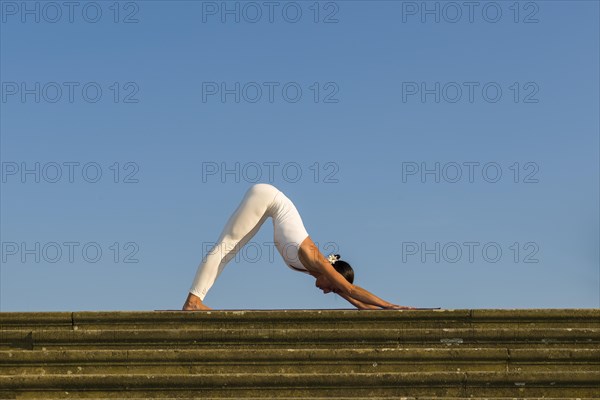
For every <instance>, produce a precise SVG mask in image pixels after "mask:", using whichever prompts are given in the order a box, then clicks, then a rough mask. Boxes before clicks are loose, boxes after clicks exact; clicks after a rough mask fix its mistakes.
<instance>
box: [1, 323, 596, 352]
mask: <svg viewBox="0 0 600 400" xmlns="http://www.w3.org/2000/svg"><path fill="white" fill-rule="evenodd" d="M489 343H494V344H495V345H504V344H506V343H522V344H526V345H528V346H529V345H543V346H545V345H547V344H550V343H558V344H562V343H569V344H579V345H583V347H588V346H590V345H597V344H600V327H598V328H566V327H563V328H546V329H540V328H522V329H510V328H498V329H488V328H480V327H473V328H471V329H462V328H458V329H454V328H441V329H431V328H424V329H419V328H415V329H411V328H408V329H377V328H372V329H358V328H357V329H351V328H347V329H345V328H338V329H310V330H306V329H301V328H291V329H183V328H168V329H165V328H163V329H158V328H155V329H136V330H123V329H118V330H114V329H103V330H101V329H77V330H45V329H38V330H33V331H31V330H3V331H1V332H0V349H7V348H11V347H13V348H24V349H27V348H30V349H34V348H36V349H39V348H41V347H49V346H61V345H65V344H68V346H80V347H81V346H110V347H119V346H125V345H127V346H133V345H137V346H167V345H168V346H179V345H193V346H208V347H213V346H215V345H220V346H227V345H248V346H250V345H260V346H265V347H278V346H279V347H280V346H286V347H289V346H293V345H297V346H299V347H306V346H307V345H309V344H310V345H313V346H315V347H328V346H332V345H339V346H344V345H350V344H359V345H360V346H368V347H371V346H386V347H390V346H392V345H398V346H402V347H405V346H411V345H413V344H426V345H428V346H431V345H433V344H436V345H438V346H442V347H443V346H449V345H450V346H451V345H465V344H467V345H482V344H489Z"/></svg>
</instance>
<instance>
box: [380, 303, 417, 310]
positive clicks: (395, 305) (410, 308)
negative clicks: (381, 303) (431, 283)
mask: <svg viewBox="0 0 600 400" xmlns="http://www.w3.org/2000/svg"><path fill="white" fill-rule="evenodd" d="M382 308H383V309H384V310H416V309H417V308H416V307H411V306H399V305H397V304H390V305H389V306H387V307H382Z"/></svg>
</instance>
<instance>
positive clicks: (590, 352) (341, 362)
mask: <svg viewBox="0 0 600 400" xmlns="http://www.w3.org/2000/svg"><path fill="white" fill-rule="evenodd" d="M0 360H2V362H1V363H0V375H33V374H40V375H44V374H59V375H60V374H65V375H66V374H100V373H104V374H109V373H110V374H126V373H131V374H143V373H146V374H158V373H165V374H183V373H193V374H211V373H212V374H223V373H251V372H257V373H275V374H276V373H291V372H297V373H327V372H330V373H333V372H335V373H354V372H357V373H366V372H417V371H423V372H435V371H441V372H454V371H463V372H477V371H495V372H558V371H566V370H569V371H573V372H575V371H589V372H594V371H598V370H599V369H600V349H593V348H590V349H537V350H531V349H503V348H473V349H469V348H466V349H439V348H424V349H399V348H387V349H352V348H346V349H344V348H336V349H260V350H253V349H240V350H235V351H231V350H225V351H224V350H219V349H192V350H185V349H176V350H172V349H171V350H169V349H158V350H139V349H134V350H34V351H29V350H17V351H15V350H10V351H6V350H5V351H0Z"/></svg>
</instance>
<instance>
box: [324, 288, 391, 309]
mask: <svg viewBox="0 0 600 400" xmlns="http://www.w3.org/2000/svg"><path fill="white" fill-rule="evenodd" d="M335 293H337V294H338V295H339V296H340V297H343V298H344V299H346V300H348V302H350V304H352V305H353V306H354V307H356V308H358V309H359V310H381V308H380V307H377V306H374V305H370V304H365V303H363V302H360V301H358V300H356V299H353V298H352V297H349V296H348V295H346V294H343V293H340V292H338V291H337V290H336V291H335Z"/></svg>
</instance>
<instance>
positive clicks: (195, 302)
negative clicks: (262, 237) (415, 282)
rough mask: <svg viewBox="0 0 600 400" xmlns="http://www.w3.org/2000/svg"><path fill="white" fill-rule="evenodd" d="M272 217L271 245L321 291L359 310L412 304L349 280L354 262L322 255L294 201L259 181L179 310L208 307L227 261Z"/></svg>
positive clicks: (241, 206)
mask: <svg viewBox="0 0 600 400" xmlns="http://www.w3.org/2000/svg"><path fill="white" fill-rule="evenodd" d="M268 217H271V218H272V219H273V229H274V241H275V247H276V248H277V250H278V251H279V253H280V254H281V256H282V257H283V259H284V261H285V263H286V264H287V265H288V266H289V267H290V268H292V269H294V270H296V271H299V272H303V273H306V274H310V275H312V276H313V277H315V278H316V282H315V286H317V287H318V288H319V289H321V290H322V291H323V293H330V292H334V293H336V294H338V295H340V296H341V297H343V298H344V299H346V300H348V301H349V302H350V303H351V304H352V305H354V306H356V307H357V308H359V309H381V308H384V309H395V310H400V309H413V307H404V306H399V305H395V304H392V303H389V302H387V301H385V300H382V299H380V298H379V297H377V296H375V295H374V294H372V293H370V292H368V291H366V290H365V289H362V288H360V287H358V286H356V285H354V284H353V281H354V271H353V270H352V267H351V266H350V265H349V264H348V263H346V262H344V261H340V260H339V255H337V254H336V255H330V256H329V257H328V258H325V257H324V256H323V254H321V252H320V251H319V249H318V248H317V246H316V245H315V243H314V242H313V241H312V239H311V238H310V236H308V233H307V232H306V229H305V228H304V224H303V223H302V219H301V218H300V214H299V213H298V210H296V207H295V206H294V204H293V203H292V202H291V201H290V199H288V198H287V197H286V196H285V195H284V194H283V193H282V192H281V191H279V190H278V189H277V188H276V187H274V186H272V185H269V184H265V183H258V184H255V185H253V186H252V187H251V188H250V189H248V191H247V192H246V194H245V196H244V198H243V199H242V202H241V203H240V205H239V206H238V208H237V209H236V210H235V212H234V213H233V215H232V216H231V217H230V218H229V221H227V224H226V225H225V228H224V229H223V232H222V233H221V236H220V237H219V240H218V241H217V243H216V244H215V246H214V247H213V248H212V249H211V250H210V251H209V253H208V254H207V255H206V257H205V258H204V259H203V260H202V263H201V264H200V266H199V267H198V271H197V272H196V276H195V278H194V282H193V284H192V286H191V288H190V290H189V294H188V297H187V299H186V301H185V304H184V305H183V308H182V309H183V310H211V308H209V307H207V306H206V305H205V304H204V303H203V300H204V297H205V296H206V293H207V292H208V290H209V289H210V287H211V286H212V285H213V283H214V282H215V280H216V279H217V277H218V276H219V274H220V273H221V271H223V268H224V267H225V265H226V264H227V263H228V262H229V261H230V260H231V259H232V258H233V257H235V255H236V253H237V252H238V251H239V250H240V249H241V248H242V247H244V245H245V244H246V243H248V241H249V240H250V239H251V238H252V237H253V236H254V234H256V232H257V231H258V229H259V228H260V227H261V225H262V224H263V222H265V220H266V219H267V218H268Z"/></svg>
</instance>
